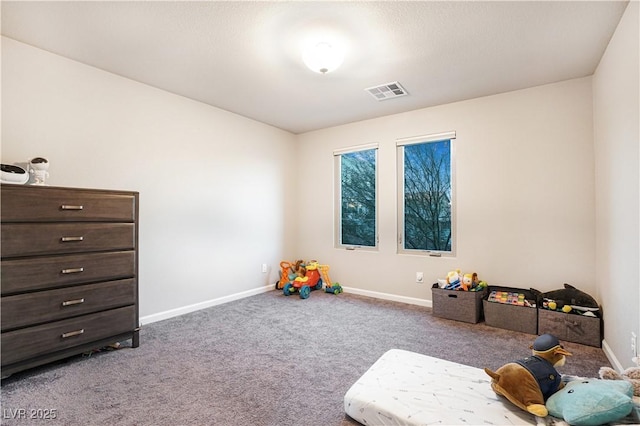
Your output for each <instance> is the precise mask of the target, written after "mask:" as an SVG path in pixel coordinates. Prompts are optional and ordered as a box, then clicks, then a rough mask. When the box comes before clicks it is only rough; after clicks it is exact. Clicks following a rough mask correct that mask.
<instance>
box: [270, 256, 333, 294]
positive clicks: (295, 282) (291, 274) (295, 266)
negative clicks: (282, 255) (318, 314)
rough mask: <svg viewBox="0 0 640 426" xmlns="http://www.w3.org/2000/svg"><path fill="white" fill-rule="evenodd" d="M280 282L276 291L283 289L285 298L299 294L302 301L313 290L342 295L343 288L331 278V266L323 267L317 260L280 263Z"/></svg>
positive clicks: (277, 283) (284, 261)
mask: <svg viewBox="0 0 640 426" xmlns="http://www.w3.org/2000/svg"><path fill="white" fill-rule="evenodd" d="M280 268H281V270H280V280H279V281H278V282H276V290H280V289H282V293H283V294H284V295H285V296H290V295H292V294H294V293H298V294H299V295H300V298H301V299H306V298H308V297H309V296H310V294H311V291H312V290H320V289H322V288H323V284H324V291H325V293H331V294H340V293H342V286H341V285H340V284H339V283H337V282H336V283H332V282H331V279H330V278H329V265H321V264H319V263H318V261H317V260H310V261H309V262H305V261H304V260H296V261H295V262H287V261H286V260H283V261H282V262H280Z"/></svg>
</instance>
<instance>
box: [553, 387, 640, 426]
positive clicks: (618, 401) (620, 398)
mask: <svg viewBox="0 0 640 426" xmlns="http://www.w3.org/2000/svg"><path fill="white" fill-rule="evenodd" d="M631 394H632V387H631V384H630V383H628V382H610V381H608V380H598V379H585V380H573V381H570V382H568V383H567V385H566V386H565V387H564V388H562V390H559V391H558V392H556V393H554V394H553V395H551V397H549V399H548V400H547V403H546V407H547V409H548V410H549V414H551V415H552V416H554V417H558V418H561V419H564V421H565V422H567V423H569V424H570V425H573V426H596V425H602V424H609V423H610V422H616V421H618V420H620V419H622V418H624V417H626V416H627V415H629V413H631V410H633V400H632V399H631Z"/></svg>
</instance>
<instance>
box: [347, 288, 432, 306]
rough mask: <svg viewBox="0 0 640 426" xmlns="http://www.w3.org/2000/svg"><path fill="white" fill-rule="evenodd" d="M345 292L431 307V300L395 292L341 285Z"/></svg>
mask: <svg viewBox="0 0 640 426" xmlns="http://www.w3.org/2000/svg"><path fill="white" fill-rule="evenodd" d="M342 288H343V289H344V291H345V292H348V293H353V294H359V295H360V296H368V297H374V298H376V299H384V300H391V301H394V302H402V303H408V304H410V305H418V306H424V307H426V308H431V307H433V304H432V302H431V300H426V299H418V298H417V297H407V296H398V295H396V294H389V293H379V292H377V291H370V290H362V289H359V288H354V287H342Z"/></svg>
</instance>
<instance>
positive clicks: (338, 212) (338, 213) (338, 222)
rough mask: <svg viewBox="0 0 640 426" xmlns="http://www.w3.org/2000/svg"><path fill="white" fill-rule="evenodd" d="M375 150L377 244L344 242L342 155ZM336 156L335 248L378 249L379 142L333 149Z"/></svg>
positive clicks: (334, 156)
mask: <svg viewBox="0 0 640 426" xmlns="http://www.w3.org/2000/svg"><path fill="white" fill-rule="evenodd" d="M369 150H375V186H376V190H375V198H376V201H375V209H376V212H375V225H374V226H375V239H374V241H375V245H373V246H360V245H352V244H343V243H342V167H341V165H342V162H341V159H342V155H343V154H350V153H354V152H359V151H369ZM333 158H334V163H333V164H334V184H335V187H334V246H335V248H342V249H346V250H356V249H357V250H369V251H377V250H378V245H379V242H380V238H379V227H378V217H379V197H378V191H379V185H378V144H377V143H370V144H366V145H358V146H353V147H349V148H343V149H337V150H334V151H333Z"/></svg>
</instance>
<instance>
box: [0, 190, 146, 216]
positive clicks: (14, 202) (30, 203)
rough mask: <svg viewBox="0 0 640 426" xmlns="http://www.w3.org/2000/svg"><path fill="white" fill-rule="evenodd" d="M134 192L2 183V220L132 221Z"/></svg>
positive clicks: (134, 207)
mask: <svg viewBox="0 0 640 426" xmlns="http://www.w3.org/2000/svg"><path fill="white" fill-rule="evenodd" d="M135 215H136V197H135V194H134V193H117V192H106V191H105V192H101V191H95V190H94V191H92V190H82V189H67V188H52V187H37V186H9V185H3V186H2V222H64V221H74V222H76V221H97V222H133V221H134V220H135Z"/></svg>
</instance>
